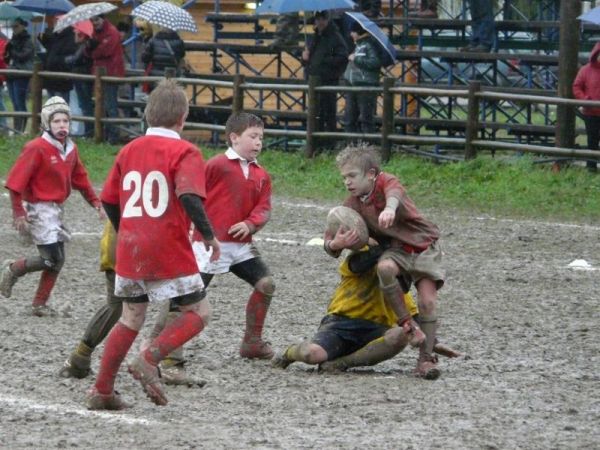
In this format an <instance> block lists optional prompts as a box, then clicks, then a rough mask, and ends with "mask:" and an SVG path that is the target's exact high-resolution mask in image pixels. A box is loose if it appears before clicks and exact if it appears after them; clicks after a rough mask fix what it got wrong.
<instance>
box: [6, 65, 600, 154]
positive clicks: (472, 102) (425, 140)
mask: <svg viewBox="0 0 600 450" xmlns="http://www.w3.org/2000/svg"><path fill="white" fill-rule="evenodd" d="M104 73H105V72H104V71H103V70H102V69H100V70H99V71H98V72H97V73H96V75H82V74H73V73H63V72H44V71H41V70H40V66H39V64H36V65H35V67H34V70H33V71H23V70H11V69H2V70H0V74H6V75H8V76H11V75H19V76H31V85H30V86H31V97H32V111H31V112H15V111H4V112H0V117H7V116H8V117H30V118H31V132H32V134H35V133H37V132H38V130H39V126H40V116H39V112H40V110H41V106H42V86H43V83H42V80H43V79H44V78H48V79H52V78H55V79H69V80H73V81H75V80H81V81H91V82H93V83H94V97H95V109H94V117H84V116H73V119H74V120H77V121H83V122H93V123H94V138H95V140H96V141H97V142H101V141H102V136H103V128H104V126H105V125H106V124H129V125H131V124H140V121H141V119H139V118H106V117H105V111H104V102H103V85H104V84H105V83H118V84H137V83H143V82H156V81H160V80H161V79H162V77H148V76H128V77H110V76H106V75H104ZM167 76H169V74H168V75H167ZM177 80H178V81H179V82H180V83H182V84H183V85H189V86H201V87H217V88H224V89H231V95H232V99H233V102H232V106H231V108H230V109H229V110H230V111H232V112H238V111H241V110H246V111H249V112H253V113H255V114H257V115H263V116H264V115H270V116H277V115H278V114H281V115H282V116H285V114H286V113H289V111H282V112H279V111H276V110H272V109H269V110H267V109H262V108H248V109H244V98H245V96H246V93H247V92H248V91H256V90H269V91H281V92H286V91H289V92H292V91H293V92H304V93H306V108H305V110H304V111H294V117H295V118H297V119H298V120H301V121H302V122H305V123H306V129H305V130H287V129H269V128H267V129H266V130H265V133H266V134H267V135H271V136H282V137H289V138H296V139H297V138H302V139H304V140H305V142H306V145H305V151H304V152H305V155H306V157H307V158H311V157H313V156H314V155H315V153H316V145H315V142H316V140H318V139H322V138H329V139H340V140H353V139H354V140H357V139H364V140H368V141H373V142H377V143H379V145H380V147H381V152H382V157H383V159H384V160H388V159H389V158H390V155H391V149H392V146H393V144H415V145H436V144H439V145H443V144H450V145H452V146H459V147H464V158H465V159H472V158H475V157H476V156H477V152H478V150H480V149H490V150H509V151H514V152H529V153H534V154H544V155H550V156H553V157H565V158H573V159H600V152H598V151H595V150H587V149H575V148H563V147H550V146H543V145H532V144H520V143H516V142H503V141H496V140H484V139H479V138H478V136H479V134H480V133H479V132H480V131H481V130H484V129H490V130H492V129H498V128H502V127H505V128H506V127H509V126H511V125H513V126H514V124H507V123H495V122H486V121H481V120H480V114H479V106H480V102H481V101H482V100H488V101H503V100H507V101H508V100H509V101H513V102H523V103H531V104H548V105H568V106H572V107H580V106H594V107H600V101H582V100H573V99H566V98H558V97H550V96H541V95H530V94H522V93H507V92H497V91H494V90H493V88H488V87H486V88H485V89H483V88H482V86H481V84H480V83H479V82H477V81H473V82H471V83H470V85H469V86H468V89H449V88H446V89H438V88H429V87H420V86H418V85H403V86H398V85H396V80H395V79H393V78H384V79H383V82H382V84H381V85H380V86H374V87H368V88H366V87H348V86H320V85H319V80H318V79H317V78H315V77H310V78H309V79H308V82H307V84H286V83H257V82H254V81H252V82H247V81H246V78H245V77H244V75H234V76H233V80H232V81H221V80H214V79H199V78H178V79H177ZM367 90H368V91H371V92H373V93H376V94H378V95H380V96H381V97H382V99H383V102H382V104H383V108H382V113H381V117H380V118H379V119H380V120H381V129H380V131H379V132H377V133H367V134H365V133H346V132H342V131H335V132H324V131H317V102H318V95H317V94H318V93H319V92H337V93H344V92H352V91H355V92H365V91H367ZM400 95H410V96H414V97H419V96H427V97H432V96H433V97H438V98H463V99H465V101H466V104H467V115H466V118H465V120H448V121H446V120H444V121H438V122H442V123H443V124H445V125H446V126H448V127H453V126H454V127H459V128H462V129H464V137H440V136H434V135H425V136H423V135H408V134H400V133H398V132H397V131H396V125H397V124H398V123H403V122H409V123H411V124H413V125H417V126H419V125H425V124H426V123H428V122H429V123H431V122H435V120H432V119H426V118H399V117H396V114H395V110H394V102H395V99H396V96H400ZM219 108H220V110H222V109H228V108H227V107H223V106H220V107H219ZM442 126H444V125H442ZM519 126H520V127H522V129H523V130H524V132H527V130H528V129H529V128H532V129H533V128H535V125H527V124H521V125H519ZM186 129H190V130H192V129H193V130H208V131H217V132H219V131H224V129H225V127H224V125H215V124H211V123H194V122H189V123H186Z"/></svg>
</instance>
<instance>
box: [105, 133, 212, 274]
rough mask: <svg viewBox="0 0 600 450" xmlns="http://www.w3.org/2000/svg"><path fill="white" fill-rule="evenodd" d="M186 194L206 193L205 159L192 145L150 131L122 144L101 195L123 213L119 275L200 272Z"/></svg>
mask: <svg viewBox="0 0 600 450" xmlns="http://www.w3.org/2000/svg"><path fill="white" fill-rule="evenodd" d="M150 130H153V129H150ZM183 194H195V195H198V196H200V197H201V198H202V199H204V197H205V182H204V161H203V159H202V155H201V153H200V151H199V150H198V148H196V147H195V146H194V145H193V144H191V143H189V142H187V141H185V140H181V139H177V138H173V137H167V136H163V135H146V136H143V137H140V138H137V139H135V140H133V141H132V142H131V143H129V144H127V145H126V146H125V147H123V149H122V150H121V151H120V152H119V154H118V155H117V158H116V161H115V164H114V166H113V167H112V169H111V171H110V173H109V175H108V178H107V180H106V183H105V185H104V189H103V191H102V196H101V199H102V201H103V202H106V203H111V204H116V205H119V207H120V211H121V221H120V225H119V233H118V237H117V252H116V256H117V263H116V266H115V271H116V272H117V274H118V275H120V276H122V277H125V278H130V279H133V280H164V279H172V278H179V277H183V276H188V275H192V274H195V273H198V266H197V265H196V260H195V258H194V254H193V252H192V246H191V243H190V239H189V229H190V219H189V217H188V216H187V214H186V213H185V211H184V209H183V207H182V205H181V202H180V201H179V197H180V196H181V195H183Z"/></svg>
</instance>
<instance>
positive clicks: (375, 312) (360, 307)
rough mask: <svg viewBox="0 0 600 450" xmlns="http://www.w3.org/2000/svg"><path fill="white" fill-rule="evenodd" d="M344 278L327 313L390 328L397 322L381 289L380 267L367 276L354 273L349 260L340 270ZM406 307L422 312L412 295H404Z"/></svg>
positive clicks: (410, 310)
mask: <svg viewBox="0 0 600 450" xmlns="http://www.w3.org/2000/svg"><path fill="white" fill-rule="evenodd" d="M339 273H340V276H341V279H340V281H339V283H338V285H337V287H336V289H335V292H334V293H333V296H332V298H331V301H330V302H329V306H328V307H327V314H339V315H342V316H344V317H348V318H351V319H363V320H369V321H371V322H375V323H380V324H382V325H386V326H388V327H391V326H393V325H395V324H396V323H397V321H398V318H397V317H396V314H395V313H394V311H393V310H392V309H391V308H390V307H389V306H388V305H387V303H386V301H385V299H384V298H383V293H382V292H381V289H380V288H379V279H378V277H377V268H376V267H373V268H372V269H370V270H368V271H367V272H364V273H353V272H352V271H351V270H350V267H349V266H348V258H346V259H345V260H344V261H342V263H341V264H340V267H339ZM404 302H405V304H406V308H407V309H408V312H410V314H411V315H413V316H414V315H415V314H418V312H419V310H418V308H417V305H416V303H415V300H414V299H413V297H412V295H411V294H410V293H407V294H405V295H404Z"/></svg>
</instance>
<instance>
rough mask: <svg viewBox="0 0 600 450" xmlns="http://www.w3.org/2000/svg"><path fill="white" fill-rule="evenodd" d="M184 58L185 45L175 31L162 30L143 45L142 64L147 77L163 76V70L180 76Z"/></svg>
mask: <svg viewBox="0 0 600 450" xmlns="http://www.w3.org/2000/svg"><path fill="white" fill-rule="evenodd" d="M184 57H185V44H184V43H183V41H182V40H181V38H180V37H179V35H178V34H177V33H176V32H175V31H172V30H167V29H162V30H160V31H159V32H158V33H156V34H154V35H153V36H152V37H151V38H150V39H148V41H147V42H146V44H145V45H144V51H143V53H142V62H143V63H144V64H145V65H146V69H147V70H146V71H147V73H148V74H149V75H153V76H163V75H164V74H165V70H167V69H175V74H176V76H180V75H181V67H182V62H183V58H184ZM148 69H149V70H148Z"/></svg>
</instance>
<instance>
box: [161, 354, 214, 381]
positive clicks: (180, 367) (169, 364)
mask: <svg viewBox="0 0 600 450" xmlns="http://www.w3.org/2000/svg"><path fill="white" fill-rule="evenodd" d="M160 377H161V379H162V381H163V382H164V383H165V384H166V385H168V386H187V387H203V386H204V385H206V381H205V380H200V379H197V378H194V377H192V376H190V375H189V374H188V373H187V371H186V370H185V363H184V362H183V361H174V360H171V359H169V358H166V359H164V360H163V361H161V363H160Z"/></svg>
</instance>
